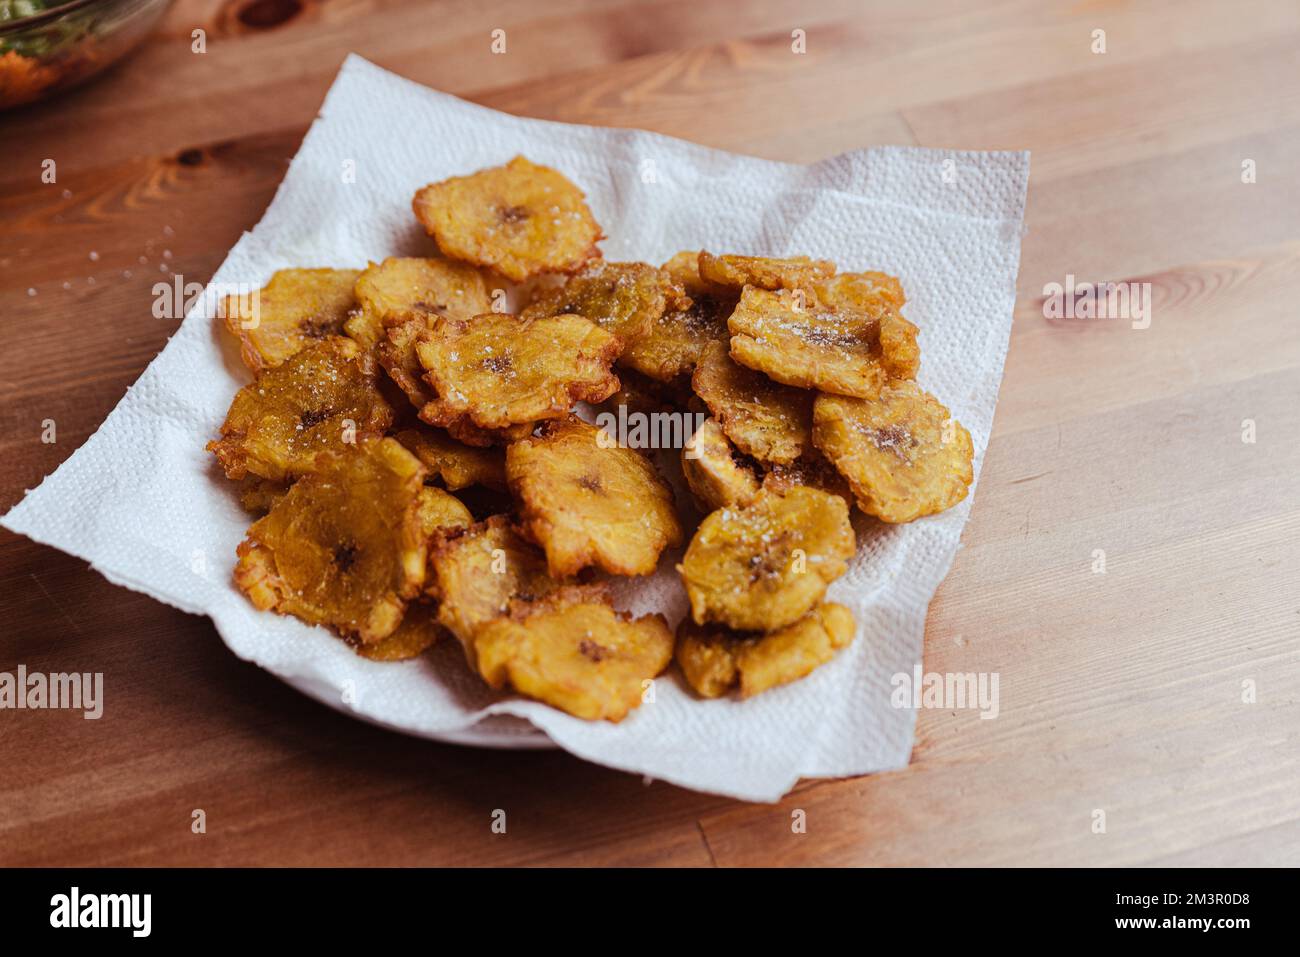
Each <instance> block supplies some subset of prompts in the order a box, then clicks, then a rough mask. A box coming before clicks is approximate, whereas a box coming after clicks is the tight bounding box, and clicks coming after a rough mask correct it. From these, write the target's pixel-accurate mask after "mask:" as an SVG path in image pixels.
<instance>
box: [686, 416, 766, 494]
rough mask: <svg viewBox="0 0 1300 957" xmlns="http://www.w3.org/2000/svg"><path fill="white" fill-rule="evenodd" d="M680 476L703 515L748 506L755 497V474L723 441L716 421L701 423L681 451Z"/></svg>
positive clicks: (725, 440)
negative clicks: (726, 507) (724, 508)
mask: <svg viewBox="0 0 1300 957" xmlns="http://www.w3.org/2000/svg"><path fill="white" fill-rule="evenodd" d="M682 474H683V475H684V476H685V477H686V484H687V486H689V487H690V490H691V495H692V496H694V498H695V501H696V503H697V504H698V505H699V506H700V509H701V510H702V511H704V512H712V511H713V510H714V509H718V508H722V507H723V506H726V505H737V506H744V505H748V504H749V503H750V502H752V501H753V500H754V497H755V496H756V495H758V470H757V469H756V468H755V467H754V462H753V460H752V459H746V458H744V457H742V456H741V455H740V453H738V452H737V451H736V450H735V448H733V447H732V444H731V443H730V442H729V441H727V436H726V435H725V434H724V433H723V431H722V427H721V426H720V425H718V422H717V420H716V419H705V420H704V424H703V425H701V426H700V427H699V428H698V429H696V430H695V434H694V435H693V436H691V440H690V441H689V442H687V443H686V445H685V446H684V447H683V449H682Z"/></svg>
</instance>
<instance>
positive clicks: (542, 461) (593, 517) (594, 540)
mask: <svg viewBox="0 0 1300 957" xmlns="http://www.w3.org/2000/svg"><path fill="white" fill-rule="evenodd" d="M506 480H507V481H508V482H509V483H510V489H511V491H512V492H514V494H515V497H516V498H517V499H518V500H519V502H520V518H521V520H522V523H523V527H524V529H525V531H526V533H527V534H528V535H529V537H531V538H532V539H534V540H535V541H537V542H538V543H539V544H540V545H541V546H542V548H543V549H545V551H546V563H547V567H548V569H549V570H550V573H551V575H552V576H553V577H560V576H565V575H572V574H574V573H575V572H577V571H578V570H579V569H581V568H585V567H586V566H588V565H597V566H599V567H600V568H603V569H604V570H605V571H608V572H612V573H613V574H615V575H648V574H650V573H651V572H652V571H654V569H655V566H656V565H657V564H658V562H659V554H660V552H662V551H663V550H664V548H666V547H669V546H672V545H678V544H680V543H681V540H682V527H681V523H680V522H678V520H677V512H676V511H675V510H674V508H673V493H672V489H670V488H669V487H668V484H667V483H666V482H664V480H663V479H662V478H660V476H659V473H658V472H656V471H655V467H654V466H653V465H652V464H651V463H650V461H649V460H648V459H647V458H646V457H645V456H643V455H641V454H640V453H639V452H637V451H636V450H634V449H628V448H622V447H620V446H617V445H614V444H613V441H612V439H611V438H610V436H609V434H608V433H607V432H605V431H604V430H603V429H599V428H596V427H595V426H592V425H588V424H587V423H586V422H583V421H581V420H579V419H576V418H570V419H566V420H564V421H561V422H551V423H547V425H546V426H544V427H543V429H542V433H541V434H540V435H539V436H538V437H536V438H527V439H523V440H521V441H519V442H516V443H514V444H513V445H511V446H510V447H509V448H508V449H506Z"/></svg>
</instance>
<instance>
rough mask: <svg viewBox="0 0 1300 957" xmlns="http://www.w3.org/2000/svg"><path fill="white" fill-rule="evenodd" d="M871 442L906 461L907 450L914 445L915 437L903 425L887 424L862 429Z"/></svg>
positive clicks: (883, 450)
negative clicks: (879, 427)
mask: <svg viewBox="0 0 1300 957" xmlns="http://www.w3.org/2000/svg"><path fill="white" fill-rule="evenodd" d="M863 431H864V432H865V434H866V436H867V438H869V439H870V440H871V443H872V444H873V445H875V447H876V448H878V449H880V450H881V451H882V452H892V453H893V454H894V455H896V456H898V458H899V459H900V460H902V461H904V462H906V461H908V458H909V457H908V454H907V450H908V449H910V448H914V447H915V446H916V439H914V438H912V433H911V432H909V431H907V429H906V428H905V427H904V426H901V425H898V424H897V423H895V424H893V425H887V426H885V427H884V428H883V429H864V430H863Z"/></svg>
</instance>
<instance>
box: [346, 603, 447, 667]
mask: <svg viewBox="0 0 1300 957" xmlns="http://www.w3.org/2000/svg"><path fill="white" fill-rule="evenodd" d="M446 633H447V630H446V629H445V628H443V627H442V625H440V624H438V619H437V610H436V609H435V608H434V607H433V606H432V605H420V604H412V605H408V606H407V608H406V614H404V615H403V616H402V623H401V624H400V625H398V626H397V630H395V631H394V632H393V633H392V634H391V635H389V636H388V637H387V638H380V639H379V640H378V641H376V642H374V643H373V644H369V645H354V646H353V648H354V650H355V651H356V653H357V654H359V655H360V656H361V657H362V658H369V659H370V660H371V661H406V660H408V659H411V658H417V657H419V656H420V655H421V654H423V653H424V652H425V651H427V650H428V649H429V648H432V647H433V646H434V645H435V644H436V643H437V642H438V641H439V640H440V639H441V638H442V637H443V635H445V634H446Z"/></svg>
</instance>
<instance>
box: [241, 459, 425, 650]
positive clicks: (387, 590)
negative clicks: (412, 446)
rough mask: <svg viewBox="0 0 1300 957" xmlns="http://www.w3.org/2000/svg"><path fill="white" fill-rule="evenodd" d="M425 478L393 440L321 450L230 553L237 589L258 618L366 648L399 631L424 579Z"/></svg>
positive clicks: (417, 465) (421, 467)
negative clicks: (292, 623) (267, 615)
mask: <svg viewBox="0 0 1300 957" xmlns="http://www.w3.org/2000/svg"><path fill="white" fill-rule="evenodd" d="M424 476H425V471H424V467H423V466H422V465H420V462H419V460H418V459H417V458H416V457H415V456H413V455H412V454H411V453H410V452H408V451H406V449H404V448H402V446H401V445H400V444H399V443H398V442H397V441H396V440H394V439H365V440H361V441H360V442H358V444H357V445H356V446H346V447H344V448H343V450H341V451H338V452H323V453H321V454H320V456H319V460H318V462H317V464H316V467H315V468H314V469H313V470H312V471H311V472H310V473H309V474H307V475H305V476H303V477H302V478H300V479H299V480H298V481H297V482H295V483H294V485H293V487H292V488H290V489H289V491H288V492H287V493H286V494H285V496H284V498H282V499H280V501H279V502H277V503H276V504H275V505H274V506H273V507H272V508H271V511H270V512H268V513H267V514H266V515H265V516H264V517H263V518H261V519H258V521H256V522H254V523H253V526H252V527H251V528H250V529H249V530H248V537H247V538H246V539H245V540H244V541H243V542H242V543H241V544H240V546H239V549H238V555H239V561H238V563H237V564H236V565H235V583H236V585H238V586H239V589H240V590H241V591H243V592H244V593H245V594H246V595H248V597H249V599H250V600H251V601H252V603H253V605H254V606H255V607H257V608H258V609H259V610H262V611H265V610H267V609H274V610H275V611H276V612H278V613H280V614H290V615H295V616H297V617H298V618H301V619H302V620H303V621H306V622H309V623H311V624H324V625H331V626H333V627H334V628H335V629H336V630H337V631H338V632H339V633H340V634H342V635H345V636H354V637H356V638H357V639H358V640H360V641H361V642H362V643H364V644H369V643H372V642H375V641H378V640H380V639H381V638H386V637H387V636H388V635H390V634H392V633H393V631H394V630H395V629H396V628H397V626H398V623H399V622H400V621H401V619H402V612H403V610H404V609H405V607H406V600H407V599H409V598H412V597H414V596H415V595H416V594H418V592H419V590H420V586H421V584H422V583H423V581H424V571H425V554H426V545H425V542H426V538H427V536H426V535H425V534H424V529H423V528H421V525H420V515H419V497H420V492H421V489H422V488H423V482H424Z"/></svg>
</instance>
